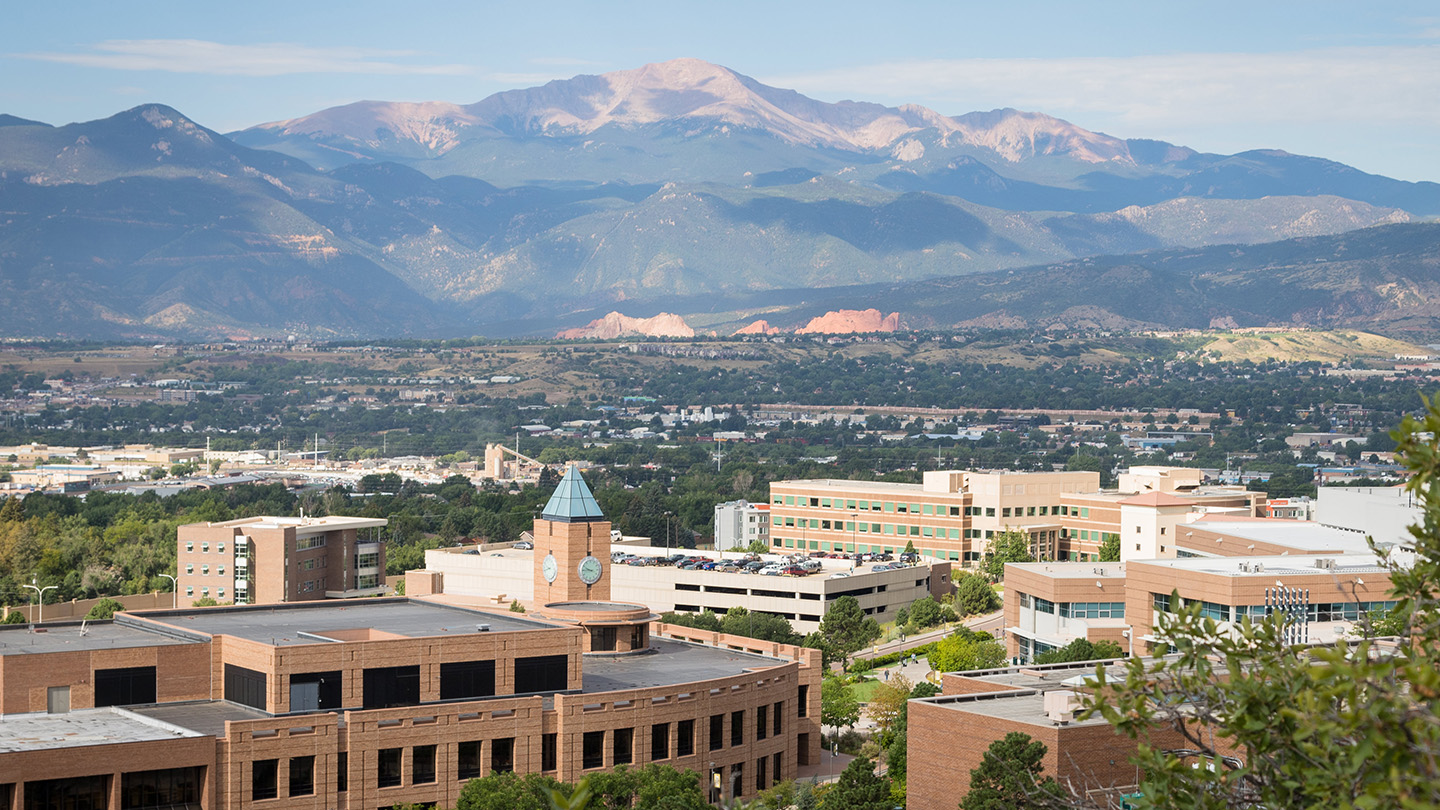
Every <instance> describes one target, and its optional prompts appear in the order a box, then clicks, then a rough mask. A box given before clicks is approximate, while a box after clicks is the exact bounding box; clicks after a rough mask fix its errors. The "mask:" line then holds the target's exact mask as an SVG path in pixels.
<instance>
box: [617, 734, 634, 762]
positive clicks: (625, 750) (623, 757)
mask: <svg viewBox="0 0 1440 810" xmlns="http://www.w3.org/2000/svg"><path fill="white" fill-rule="evenodd" d="M634 752H635V729H633V728H617V729H615V754H614V758H615V764H616V765H629V764H630V761H631V759H632V758H633V757H634Z"/></svg>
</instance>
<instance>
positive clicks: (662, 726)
mask: <svg viewBox="0 0 1440 810" xmlns="http://www.w3.org/2000/svg"><path fill="white" fill-rule="evenodd" d="M669 758H670V724H669V723H656V724H655V725H653V726H651V727H650V759H651V761H655V760H661V759H669Z"/></svg>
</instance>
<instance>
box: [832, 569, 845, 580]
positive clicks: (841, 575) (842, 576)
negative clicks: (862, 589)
mask: <svg viewBox="0 0 1440 810" xmlns="http://www.w3.org/2000/svg"><path fill="white" fill-rule="evenodd" d="M849 578H850V573H849V572H848V571H837V572H835V573H833V574H831V575H830V579H849Z"/></svg>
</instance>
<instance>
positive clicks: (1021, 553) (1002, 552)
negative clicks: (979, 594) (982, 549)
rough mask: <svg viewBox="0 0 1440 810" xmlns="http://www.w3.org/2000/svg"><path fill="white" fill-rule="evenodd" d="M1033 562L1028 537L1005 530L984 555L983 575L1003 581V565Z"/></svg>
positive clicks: (1019, 532)
mask: <svg viewBox="0 0 1440 810" xmlns="http://www.w3.org/2000/svg"><path fill="white" fill-rule="evenodd" d="M1027 562H1035V556H1034V555H1033V554H1031V553H1030V535H1028V534H1026V533H1024V532H1021V531H1016V530H1014V529H1006V530H1005V531H1004V532H1002V533H1001V534H1000V536H999V537H996V538H995V540H994V541H993V542H992V543H991V544H990V550H989V551H987V552H986V553H985V573H987V574H989V575H990V578H991V579H1003V578H1004V577H1005V563H1027Z"/></svg>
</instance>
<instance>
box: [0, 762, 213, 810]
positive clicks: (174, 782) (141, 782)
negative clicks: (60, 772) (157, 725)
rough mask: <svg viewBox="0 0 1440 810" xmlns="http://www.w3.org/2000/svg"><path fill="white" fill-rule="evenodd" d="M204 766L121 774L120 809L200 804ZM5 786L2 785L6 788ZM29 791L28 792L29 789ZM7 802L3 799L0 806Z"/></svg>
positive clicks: (139, 809)
mask: <svg viewBox="0 0 1440 810" xmlns="http://www.w3.org/2000/svg"><path fill="white" fill-rule="evenodd" d="M204 779H205V769H204V768H201V767H194V768H167V769H165V770H159V771H135V772H133V773H127V774H125V775H124V776H122V777H120V807H121V810H142V808H147V807H167V806H169V805H185V804H197V805H198V804H199V803H200V787H201V783H202V782H203V781H204ZM3 789H4V788H0V790H3ZM27 792H28V791H27ZM3 806H4V802H3V801H0V807H3Z"/></svg>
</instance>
